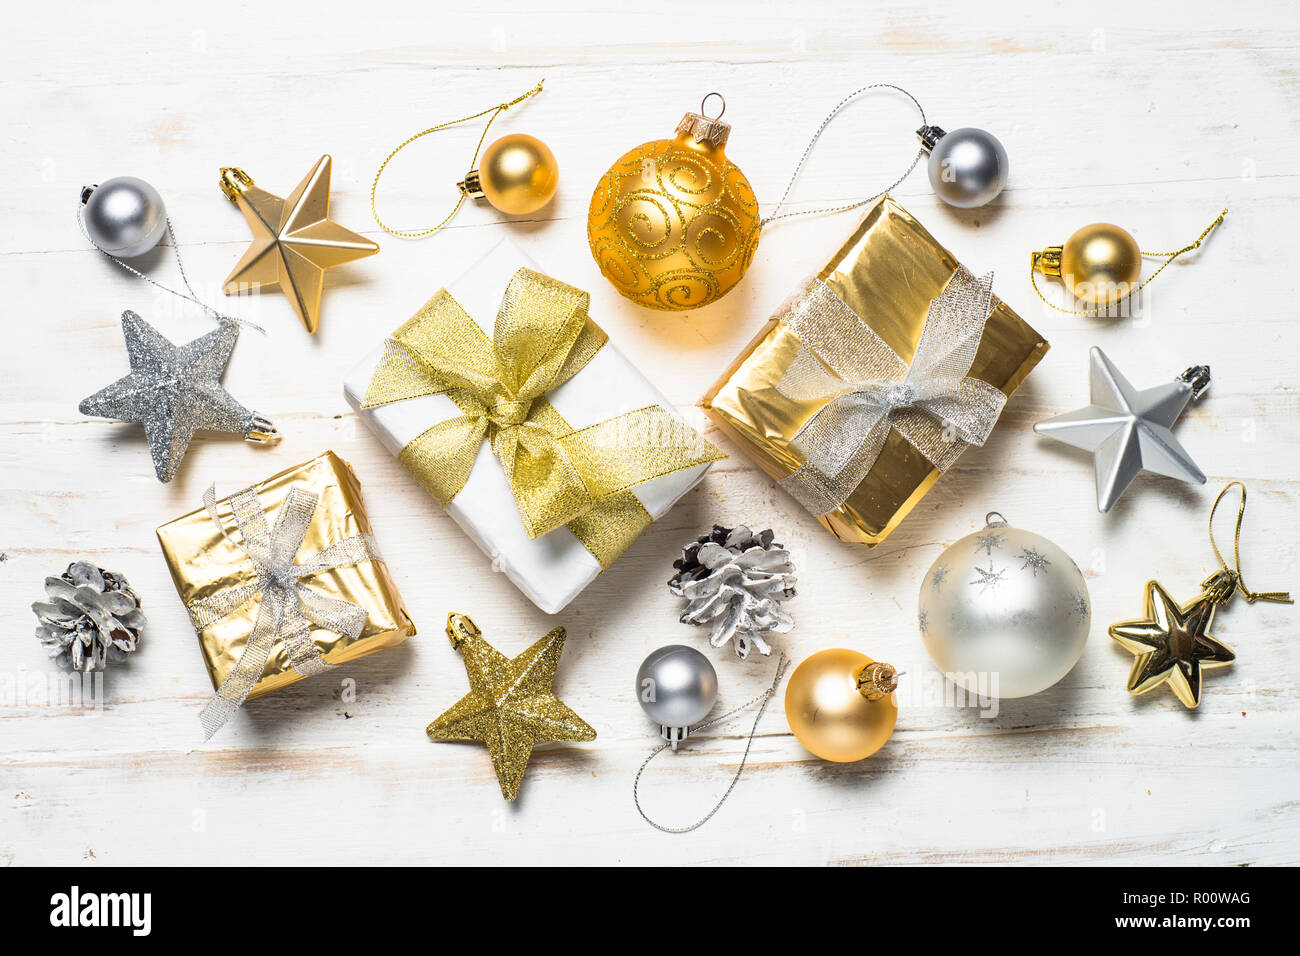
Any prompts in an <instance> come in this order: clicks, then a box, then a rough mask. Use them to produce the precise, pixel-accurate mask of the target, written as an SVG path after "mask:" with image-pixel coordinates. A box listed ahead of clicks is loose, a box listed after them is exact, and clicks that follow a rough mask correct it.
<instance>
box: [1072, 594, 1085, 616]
mask: <svg viewBox="0 0 1300 956" xmlns="http://www.w3.org/2000/svg"><path fill="white" fill-rule="evenodd" d="M1070 613H1071V614H1073V615H1074V616H1075V617H1077V618H1078V619H1079V620H1081V621H1082V620H1083V619H1084V618H1085V617H1087V616H1088V599H1087V598H1086V597H1084V596H1083V595H1082V594H1079V593H1076V594H1075V595H1074V606H1073V607H1072V608H1071V609H1070Z"/></svg>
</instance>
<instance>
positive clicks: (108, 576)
mask: <svg viewBox="0 0 1300 956" xmlns="http://www.w3.org/2000/svg"><path fill="white" fill-rule="evenodd" d="M45 593H46V595H47V596H48V597H49V600H48V601H46V602H42V601H37V602H36V603H34V604H33V605H32V610H33V611H35V612H36V617H37V618H38V619H39V620H40V624H38V625H37V626H36V637H37V638H38V639H39V640H40V642H41V644H42V645H43V646H44V647H45V649H46V650H47V651H48V652H49V655H50V657H53V658H55V659H56V660H57V661H58V662H59V663H60V664H62V665H63V666H65V667H71V668H72V669H73V670H78V671H94V670H104V669H105V668H106V667H107V666H108V662H109V661H113V662H114V663H119V662H121V661H124V660H126V656H127V655H128V654H130V653H131V652H132V651H134V650H135V649H136V648H137V647H138V646H139V644H140V631H141V630H142V629H143V628H144V625H145V617H144V614H143V613H142V612H141V611H140V599H139V598H138V597H137V596H136V593H135V592H134V591H132V590H131V588H130V586H129V585H128V584H127V583H126V578H124V577H122V576H121V575H120V574H115V573H114V572H112V571H105V570H104V569H103V568H97V567H95V566H94V565H93V564H88V563H87V562H85V561H77V562H75V563H73V564H70V565H68V570H66V571H64V572H63V574H61V575H60V576H59V577H57V578H54V577H50V578H46V579H45Z"/></svg>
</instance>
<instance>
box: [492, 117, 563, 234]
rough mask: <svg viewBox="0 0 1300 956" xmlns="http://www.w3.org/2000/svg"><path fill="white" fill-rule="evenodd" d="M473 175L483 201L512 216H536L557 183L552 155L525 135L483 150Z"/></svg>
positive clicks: (504, 139)
mask: <svg viewBox="0 0 1300 956" xmlns="http://www.w3.org/2000/svg"><path fill="white" fill-rule="evenodd" d="M477 173H478V186H479V189H481V190H482V192H483V195H484V197H486V198H487V201H488V202H490V203H491V204H492V205H493V207H494V208H496V209H499V210H500V211H501V212H504V213H506V214H508V215H512V216H524V215H527V214H528V213H530V212H537V210H539V209H541V208H542V207H543V206H545V205H546V204H547V203H548V202H550V201H551V197H552V196H554V195H555V187H556V186H557V185H559V182H560V167H559V164H558V163H556V161H555V154H554V153H552V152H551V150H550V148H549V147H548V146H547V145H546V144H545V143H543V142H542V141H541V140H540V139H538V138H537V137H536V136H528V135H527V134H525V133H511V134H510V135H508V136H502V137H501V138H500V139H498V140H496V141H495V142H494V143H492V144H491V145H490V146H488V148H487V149H485V150H483V158H482V159H481V160H480V161H479V165H478V170H477ZM471 175H473V174H471Z"/></svg>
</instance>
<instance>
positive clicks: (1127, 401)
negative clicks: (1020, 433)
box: [1034, 347, 1210, 511]
mask: <svg viewBox="0 0 1300 956" xmlns="http://www.w3.org/2000/svg"><path fill="white" fill-rule="evenodd" d="M1090 355H1091V358H1092V376H1091V398H1092V404H1091V405H1088V406H1087V407H1085V408H1080V409H1079V410H1077V411H1073V412H1066V413H1065V414H1064V415H1057V416H1056V417H1055V418H1049V419H1048V420H1047V421H1045V422H1039V423H1038V424H1036V425H1035V426H1034V431H1036V432H1038V433H1039V434H1040V435H1046V436H1047V437H1049V438H1054V439H1056V440H1057V441H1060V442H1064V443H1065V444H1067V445H1073V446H1074V447H1075V448H1082V449H1084V450H1085V451H1090V452H1092V460H1093V466H1094V468H1095V469H1096V471H1097V510H1098V511H1109V510H1110V508H1111V505H1113V504H1115V502H1116V501H1118V500H1119V497H1120V495H1122V494H1123V493H1124V490H1125V489H1126V488H1128V486H1129V483H1130V482H1132V480H1133V479H1134V478H1136V477H1137V476H1138V474H1140V473H1141V472H1143V471H1150V472H1154V473H1155V474H1157V475H1166V476H1168V477H1170V478H1177V479H1178V480H1179V481H1190V482H1195V483H1197V484H1205V475H1204V474H1203V473H1202V472H1201V469H1199V468H1197V467H1196V462H1194V461H1192V458H1191V456H1190V455H1189V454H1187V450H1186V449H1185V448H1183V446H1182V445H1180V444H1179V443H1178V439H1176V438H1174V436H1173V433H1172V432H1171V431H1170V430H1169V429H1170V428H1171V427H1172V426H1173V424H1174V422H1175V421H1177V420H1178V416H1179V415H1181V414H1182V412H1183V409H1184V408H1186V407H1187V403H1188V402H1189V401H1191V400H1192V399H1193V398H1196V397H1197V396H1199V395H1200V393H1201V392H1202V391H1204V390H1205V387H1206V386H1208V384H1209V374H1210V370H1209V369H1208V368H1206V367H1204V366H1198V367H1196V368H1193V369H1188V370H1187V371H1186V372H1184V373H1183V376H1182V377H1180V378H1178V379H1175V380H1174V381H1172V382H1169V383H1168V384H1166V385H1157V386H1156V387H1155V388H1144V389H1143V390H1142V391H1140V392H1139V391H1137V390H1136V389H1135V388H1133V386H1132V385H1130V384H1129V381H1128V379H1126V378H1125V377H1124V376H1123V375H1122V374H1120V371H1119V369H1117V368H1116V367H1115V366H1114V365H1113V364H1112V363H1111V361H1110V359H1108V358H1107V357H1106V355H1105V353H1104V352H1102V350H1101V349H1099V348H1096V347H1094V348H1093V349H1092V351H1091V353H1090Z"/></svg>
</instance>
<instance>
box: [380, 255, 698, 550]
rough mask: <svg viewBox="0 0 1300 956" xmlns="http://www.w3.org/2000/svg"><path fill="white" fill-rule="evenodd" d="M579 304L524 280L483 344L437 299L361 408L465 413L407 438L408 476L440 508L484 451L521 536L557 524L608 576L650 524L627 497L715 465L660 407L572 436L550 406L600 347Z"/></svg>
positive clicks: (449, 304) (583, 303)
mask: <svg viewBox="0 0 1300 956" xmlns="http://www.w3.org/2000/svg"><path fill="white" fill-rule="evenodd" d="M588 302H589V299H588V296H587V294H586V293H585V292H583V291H582V290H580V289H575V288H573V287H572V286H568V285H565V284H564V283H563V282H558V281H556V280H555V279H552V278H550V277H548V276H544V275H541V274H540V273H537V272H533V271H532V270H530V269H520V270H519V271H518V272H516V273H515V275H514V277H513V278H512V279H511V280H510V282H509V284H508V285H507V286H506V291H505V295H504V296H503V298H502V301H501V308H500V310H499V311H498V313H497V317H496V324H495V326H494V328H493V333H492V337H491V338H488V336H487V335H486V334H485V333H484V332H483V330H482V328H480V327H479V325H478V323H477V322H475V321H474V320H473V319H472V318H471V317H470V316H469V315H468V314H467V313H466V312H465V310H464V309H463V308H461V306H460V304H459V303H458V302H457V301H456V300H455V299H454V298H453V297H452V295H451V294H450V293H449V292H447V290H445V289H443V290H441V291H439V292H438V294H437V295H435V296H434V297H433V298H432V299H430V300H429V301H428V302H426V303H425V305H424V307H423V308H422V309H421V310H420V311H419V312H418V313H416V315H415V317H414V318H412V319H411V320H410V321H408V322H407V323H406V324H405V325H403V326H402V327H401V328H400V329H398V330H397V331H396V332H395V333H393V335H392V337H391V338H389V339H388V341H387V342H386V343H385V349H384V355H383V358H382V359H381V360H380V362H379V365H378V367H376V369H375V371H374V374H373V375H372V377H371V380H370V385H369V387H368V388H367V389H366V394H365V397H364V399H363V400H362V407H363V408H375V407H377V406H381V405H389V404H392V403H394V402H401V401H406V400H407V399H412V398H419V397H421V396H425V395H440V394H445V395H446V396H447V397H448V398H449V399H451V400H452V401H453V402H455V403H456V406H457V407H458V408H459V409H460V411H461V414H460V415H459V416H457V417H455V418H450V419H448V420H446V421H442V422H438V423H437V424H435V425H432V426H431V427H429V428H427V429H425V430H424V431H423V432H421V433H420V434H419V435H417V436H416V437H415V438H414V439H412V440H411V441H410V442H409V443H408V444H407V445H406V447H404V448H403V449H402V450H401V452H400V453H399V454H398V461H400V462H401V463H402V465H403V467H405V468H406V469H407V471H409V472H410V473H411V474H412V475H413V476H414V477H415V478H416V480H417V481H419V482H420V484H421V485H422V486H423V487H424V488H425V490H426V491H428V492H429V494H431V495H432V496H433V497H434V498H436V499H437V501H438V502H439V504H441V505H442V506H443V507H444V508H445V507H446V506H447V505H448V504H449V503H450V502H451V501H452V500H453V499H454V498H455V497H456V495H457V494H459V493H460V490H461V489H462V488H463V487H465V482H466V481H468V480H469V476H470V473H471V472H472V471H473V469H474V463H475V461H476V459H477V458H478V453H479V449H480V448H481V446H482V443H483V440H484V439H487V441H488V443H489V444H490V446H491V448H492V452H493V454H494V455H495V456H496V459H497V461H498V462H499V463H500V465H501V469H502V471H503V472H504V473H505V477H506V481H507V482H508V483H509V485H510V489H511V492H512V494H513V495H514V498H515V503H516V505H518V508H519V517H520V519H521V520H522V522H523V525H524V530H525V531H527V532H528V536H529V537H530V538H539V537H541V536H542V535H544V534H546V533H548V532H550V531H553V530H555V529H556V528H559V527H561V526H565V527H567V528H568V529H569V530H570V531H572V532H573V534H574V535H575V536H576V537H577V538H578V540H579V541H581V542H582V544H583V546H584V547H586V548H587V550H588V551H590V552H591V553H592V554H593V555H594V556H595V558H596V560H597V561H599V562H600V565H601V567H602V568H606V567H608V566H609V565H610V563H612V562H613V561H614V559H615V558H617V557H618V556H619V555H620V554H621V553H622V552H623V551H624V550H625V549H626V548H627V547H628V545H630V544H631V543H632V542H633V541H635V540H636V538H637V537H638V536H639V535H640V534H641V532H642V531H644V530H645V529H646V527H647V526H648V525H649V524H650V521H651V518H650V515H649V514H648V513H647V512H646V510H645V507H644V506H643V505H642V504H641V502H640V500H639V499H638V498H637V497H636V495H634V494H633V493H632V491H631V488H632V487H633V486H634V485H638V484H640V483H641V482H644V481H649V480H651V479H652V478H658V477H660V476H661V475H666V474H670V473H672V472H675V471H680V470H682V469H685V468H693V467H695V466H697V465H703V464H706V463H708V462H711V461H717V460H718V459H719V458H722V457H723V455H722V453H721V452H719V451H718V449H716V448H715V447H714V446H713V445H711V444H710V443H709V442H707V441H705V440H704V439H703V438H701V437H700V435H699V434H698V433H697V432H696V431H695V430H694V429H693V428H691V427H690V426H688V425H686V424H685V423H684V422H682V421H680V420H679V419H678V418H677V417H676V416H675V415H673V414H672V413H671V412H669V411H668V410H667V409H666V408H663V407H662V406H659V405H649V406H646V407H644V408H638V409H635V410H633V411H630V412H627V413H625V414H622V415H617V416H615V417H613V418H610V419H607V420H605V421H602V422H598V423H597V424H595V425H591V426H588V427H586V428H580V429H575V428H573V427H572V426H570V425H569V423H568V422H566V421H565V420H564V417H563V416H562V415H561V414H560V413H559V412H558V411H556V410H555V407H554V406H553V405H551V403H550V402H548V401H547V400H546V399H545V397H544V396H545V395H546V394H547V393H549V392H551V391H552V390H554V389H556V388H558V387H559V386H560V385H563V384H564V383H565V382H567V381H568V380H569V379H571V378H572V377H573V376H574V375H576V374H577V373H578V371H580V370H581V369H582V368H583V367H584V366H585V365H586V364H587V363H588V362H589V361H591V359H592V358H593V357H594V356H595V355H596V353H597V352H599V351H600V349H601V348H602V347H603V346H604V345H605V342H606V337H605V333H604V332H602V331H601V330H600V328H599V327H597V326H596V325H595V324H594V323H593V322H591V321H590V319H589V318H588V317H587V305H588Z"/></svg>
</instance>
